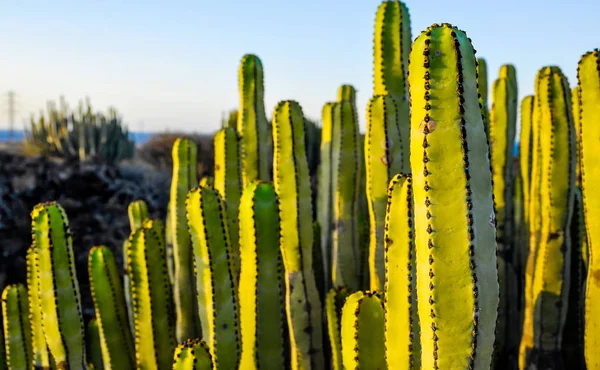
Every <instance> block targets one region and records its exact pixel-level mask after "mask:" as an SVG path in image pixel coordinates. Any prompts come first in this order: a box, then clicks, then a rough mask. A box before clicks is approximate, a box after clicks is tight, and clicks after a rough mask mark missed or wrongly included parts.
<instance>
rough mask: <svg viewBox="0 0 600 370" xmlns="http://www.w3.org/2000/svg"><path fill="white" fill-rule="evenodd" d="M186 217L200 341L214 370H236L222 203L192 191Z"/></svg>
mask: <svg viewBox="0 0 600 370" xmlns="http://www.w3.org/2000/svg"><path fill="white" fill-rule="evenodd" d="M186 213H187V223H188V227H189V230H190V235H191V237H192V245H193V247H194V261H195V263H194V266H195V275H196V282H195V286H196V289H197V298H198V315H199V317H200V322H201V327H202V338H203V339H204V340H205V341H206V344H207V345H208V347H209V348H210V352H211V355H212V357H213V361H214V362H215V367H218V368H222V369H236V368H237V367H238V366H239V361H240V351H241V343H240V332H239V330H240V324H239V307H238V282H237V276H236V275H235V273H234V270H233V256H232V253H233V252H232V249H231V244H230V237H229V231H228V229H227V227H228V223H227V211H226V208H225V203H224V202H223V199H222V198H221V196H220V195H219V192H218V191H217V190H216V189H214V188H211V187H199V188H194V189H192V190H190V192H189V193H188V196H187V201H186ZM188 294H190V292H189V291H188Z"/></svg>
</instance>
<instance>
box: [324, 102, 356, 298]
mask: <svg viewBox="0 0 600 370" xmlns="http://www.w3.org/2000/svg"><path fill="white" fill-rule="evenodd" d="M358 145H359V132H358V118H357V116H356V109H355V107H354V105H353V103H351V102H350V101H347V100H346V101H342V102H340V103H338V104H336V105H335V108H334V111H333V140H332V154H331V170H332V181H331V182H332V186H333V190H332V196H333V230H332V233H333V256H332V266H331V269H332V271H331V273H332V281H333V285H334V286H347V287H349V288H350V289H352V290H358V289H359V288H360V251H359V245H358V236H359V234H358V218H357V213H358V195H359V190H360V178H359V175H360V167H359V166H360V163H361V161H360V158H359V147H358Z"/></svg>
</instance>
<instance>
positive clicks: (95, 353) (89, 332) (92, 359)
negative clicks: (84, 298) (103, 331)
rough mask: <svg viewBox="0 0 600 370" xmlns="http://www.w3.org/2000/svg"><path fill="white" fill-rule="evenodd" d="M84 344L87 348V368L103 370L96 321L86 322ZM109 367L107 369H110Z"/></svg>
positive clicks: (98, 330)
mask: <svg viewBox="0 0 600 370" xmlns="http://www.w3.org/2000/svg"><path fill="white" fill-rule="evenodd" d="M85 339H86V341H85V344H86V347H87V353H88V360H89V364H88V366H89V368H90V369H92V370H94V369H104V361H102V345H101V344H100V329H99V328H98V321H96V319H91V320H90V321H88V324H87V327H86V330H85ZM110 368H111V367H110V365H109V366H108V369H110Z"/></svg>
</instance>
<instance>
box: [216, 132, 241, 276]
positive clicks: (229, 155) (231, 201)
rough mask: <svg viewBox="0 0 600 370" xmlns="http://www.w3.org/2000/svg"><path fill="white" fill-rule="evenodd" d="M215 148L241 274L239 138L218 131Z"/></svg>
mask: <svg viewBox="0 0 600 370" xmlns="http://www.w3.org/2000/svg"><path fill="white" fill-rule="evenodd" d="M214 148H215V184H214V187H215V189H217V191H218V192H219V194H221V197H222V198H223V200H224V201H225V204H226V205H227V207H226V208H227V222H228V224H227V226H228V227H227V229H228V230H229V236H230V238H229V240H230V243H231V250H232V251H233V256H232V257H233V271H234V273H235V275H236V276H239V272H240V258H239V249H240V246H239V238H240V235H239V226H238V208H239V204H240V197H241V196H242V189H243V188H242V177H241V164H240V153H239V150H240V148H239V138H238V134H237V132H236V131H235V129H233V128H226V129H221V130H219V131H217V133H216V134H215V138H214Z"/></svg>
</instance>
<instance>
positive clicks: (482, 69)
mask: <svg viewBox="0 0 600 370" xmlns="http://www.w3.org/2000/svg"><path fill="white" fill-rule="evenodd" d="M477 83H478V84H479V94H480V95H481V96H480V97H479V102H480V103H481V110H482V114H483V125H484V126H485V134H486V136H487V137H488V138H489V135H490V110H489V106H488V72H487V62H486V61H485V59H483V58H477Z"/></svg>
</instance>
